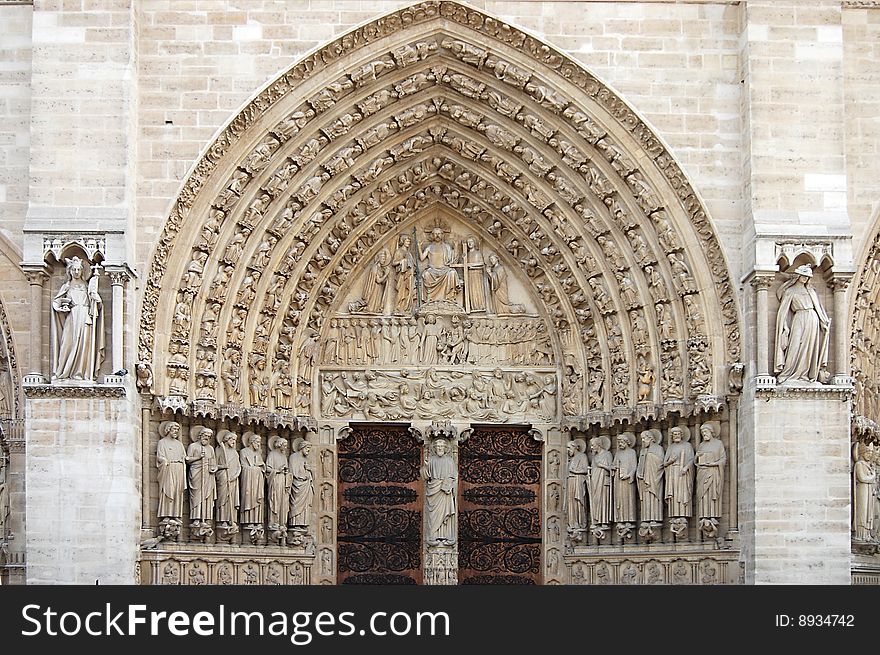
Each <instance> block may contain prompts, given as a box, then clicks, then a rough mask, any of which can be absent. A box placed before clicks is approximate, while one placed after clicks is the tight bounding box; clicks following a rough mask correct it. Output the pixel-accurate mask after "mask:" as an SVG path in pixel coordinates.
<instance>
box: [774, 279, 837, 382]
mask: <svg viewBox="0 0 880 655" xmlns="http://www.w3.org/2000/svg"><path fill="white" fill-rule="evenodd" d="M812 277H813V269H812V268H811V267H810V266H809V265H807V264H804V265H803V266H798V267H797V268H796V269H795V270H794V274H793V275H792V277H791V279H789V280H788V281H786V282H784V283H783V284H782V286H780V287H779V290H778V291H777V292H776V297H777V298H779V313H778V314H777V315H776V355H775V358H774V365H773V366H774V371H775V372H776V379H777V381H778V382H779V383H780V384H782V383H785V382H788V381H792V382H798V381H800V382H816V381H817V380H818V381H819V382H822V383H826V382H827V381H828V377H830V376H828V374H827V371H826V370H825V368H826V366H827V365H828V333H829V327H830V325H831V319H830V318H829V317H828V314H826V313H825V309H824V308H823V307H822V304H821V303H820V302H819V297H818V296H817V295H816V290H815V289H814V288H813V287H812V286H811V285H810V279H811V278H812Z"/></svg>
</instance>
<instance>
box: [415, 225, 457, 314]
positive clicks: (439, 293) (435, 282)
mask: <svg viewBox="0 0 880 655" xmlns="http://www.w3.org/2000/svg"><path fill="white" fill-rule="evenodd" d="M419 259H420V260H421V261H427V265H426V266H425V267H424V268H423V269H422V285H423V286H424V293H425V299H426V301H427V302H431V301H433V300H450V301H453V302H454V301H455V298H456V296H457V295H458V290H459V289H460V288H461V285H462V282H461V280H460V279H459V277H458V273H457V272H456V271H455V270H454V269H453V268H452V264H453V263H454V262H455V250H454V249H453V247H452V246H451V245H450V244H449V243H447V242H445V241H444V240H443V230H442V229H441V228H439V227H435V228H434V229H432V230H431V241H430V242H429V243H428V245H426V246H425V247H424V249H423V250H422V252H421V253H420V254H419Z"/></svg>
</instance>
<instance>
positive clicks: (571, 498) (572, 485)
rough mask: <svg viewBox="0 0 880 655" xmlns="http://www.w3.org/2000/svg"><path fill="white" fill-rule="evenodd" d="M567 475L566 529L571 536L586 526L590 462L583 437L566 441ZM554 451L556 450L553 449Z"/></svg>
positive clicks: (577, 534) (574, 535)
mask: <svg viewBox="0 0 880 655" xmlns="http://www.w3.org/2000/svg"><path fill="white" fill-rule="evenodd" d="M567 450H568V477H567V478H566V482H565V510H566V518H567V519H568V531H569V533H570V534H572V536H573V537H576V536H579V533H580V532H581V531H583V530H585V529H586V527H587V477H588V476H589V473H590V462H589V460H588V458H587V453H586V450H587V444H586V442H585V441H584V440H583V439H574V440H572V441H569V442H568V446H567ZM553 452H556V451H553Z"/></svg>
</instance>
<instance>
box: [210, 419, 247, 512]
mask: <svg viewBox="0 0 880 655" xmlns="http://www.w3.org/2000/svg"><path fill="white" fill-rule="evenodd" d="M237 440H238V437H237V436H236V435H235V433H234V432H231V431H229V430H221V431H220V433H219V434H218V435H217V451H216V452H217V521H218V522H220V523H225V524H227V525H228V524H232V523H235V522H237V521H238V509H239V503H240V500H239V498H240V494H239V483H240V478H241V460H240V459H239V456H238V451H237V450H236V448H235V446H236V441H237Z"/></svg>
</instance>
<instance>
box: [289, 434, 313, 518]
mask: <svg viewBox="0 0 880 655" xmlns="http://www.w3.org/2000/svg"><path fill="white" fill-rule="evenodd" d="M311 449H312V445H311V444H310V443H309V442H308V441H306V440H305V439H303V438H302V437H297V438H296V439H294V440H293V448H292V450H293V452H292V453H291V454H290V460H289V462H288V466H289V468H290V476H291V485H290V515H289V517H288V523H289V524H290V525H291V526H296V527H308V525H309V524H310V523H311V520H312V502H313V500H314V498H315V483H314V473H313V472H312V469H311V467H310V466H309V459H308V458H309V453H310V452H311Z"/></svg>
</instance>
